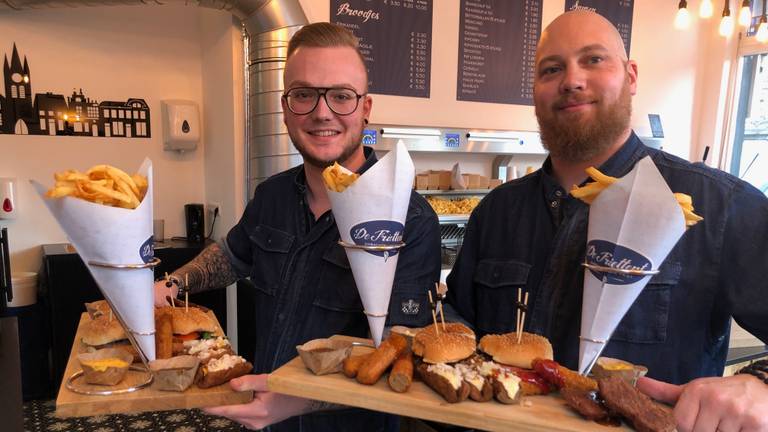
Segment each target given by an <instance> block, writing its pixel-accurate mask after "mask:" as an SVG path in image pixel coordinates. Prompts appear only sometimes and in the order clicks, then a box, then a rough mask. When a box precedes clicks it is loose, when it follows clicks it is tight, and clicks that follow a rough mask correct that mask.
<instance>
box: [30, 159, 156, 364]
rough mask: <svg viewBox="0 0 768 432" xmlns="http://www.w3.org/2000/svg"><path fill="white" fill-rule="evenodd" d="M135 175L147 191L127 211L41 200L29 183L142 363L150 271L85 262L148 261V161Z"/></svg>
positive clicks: (151, 338) (147, 342)
mask: <svg viewBox="0 0 768 432" xmlns="http://www.w3.org/2000/svg"><path fill="white" fill-rule="evenodd" d="M138 173H139V174H141V175H143V176H146V177H147V182H148V187H147V193H146V195H145V196H144V199H143V200H142V201H141V203H140V204H139V206H138V207H137V208H135V209H133V210H131V209H124V208H119V207H111V206H106V205H101V204H96V203H92V202H90V201H86V200H83V199H80V198H73V197H63V198H55V199H51V198H46V197H45V192H46V190H47V188H46V187H45V186H43V185H42V184H40V183H38V182H36V181H34V180H31V183H32V185H33V186H34V188H35V189H36V190H37V192H38V194H40V197H41V198H43V202H45V205H46V206H47V207H48V210H50V211H51V213H52V214H53V217H54V218H55V219H56V221H57V222H58V223H59V225H61V228H62V229H63V230H64V233H65V234H66V235H67V237H69V240H70V242H71V243H72V244H73V245H74V246H75V249H76V250H77V253H78V254H79V255H80V257H81V258H82V259H83V262H84V263H85V264H86V267H88V270H89V271H90V272H91V275H93V278H94V279H95V280H96V283H97V284H98V286H99V289H100V290H101V293H102V294H103V295H104V297H105V298H106V299H107V300H109V302H110V303H111V304H112V306H113V307H114V308H115V309H116V310H117V312H118V313H119V314H120V317H121V318H122V320H123V324H125V326H126V327H127V329H126V331H131V332H132V333H133V337H134V338H135V340H136V343H138V345H139V346H138V347H137V348H139V351H141V352H143V353H144V356H145V357H146V360H147V361H151V360H154V359H155V317H154V296H153V283H154V272H153V270H152V268H151V267H150V268H143V269H119V268H107V267H100V266H95V265H92V264H90V263H91V262H99V263H107V264H142V263H148V262H149V261H150V260H152V258H153V257H154V244H153V238H152V185H153V181H152V162H151V161H150V160H149V159H144V162H143V163H142V164H141V167H140V168H139V170H138Z"/></svg>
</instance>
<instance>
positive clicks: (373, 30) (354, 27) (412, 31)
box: [330, 0, 433, 98]
mask: <svg viewBox="0 0 768 432" xmlns="http://www.w3.org/2000/svg"><path fill="white" fill-rule="evenodd" d="M432 1H433V0H331V3H330V4H331V22H333V23H335V24H339V25H341V26H344V27H346V28H348V29H349V30H351V31H352V32H353V33H354V34H355V36H357V37H358V38H359V39H360V52H361V53H362V54H363V57H364V58H365V66H366V67H367V68H368V87H369V92H371V93H377V94H387V95H396V96H414V97H423V98H428V97H429V80H430V66H431V62H432Z"/></svg>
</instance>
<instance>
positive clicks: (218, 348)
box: [155, 306, 253, 388]
mask: <svg viewBox="0 0 768 432" xmlns="http://www.w3.org/2000/svg"><path fill="white" fill-rule="evenodd" d="M155 318H156V330H157V331H156V343H157V345H158V347H160V346H167V343H166V342H165V340H167V338H169V337H172V340H173V350H172V351H173V355H179V354H187V355H194V356H196V357H197V358H199V359H200V364H201V366H200V368H199V369H198V370H197V377H196V379H195V381H196V383H197V386H198V387H200V388H209V387H214V386H217V385H220V384H223V383H225V382H227V381H229V380H231V379H233V378H237V377H239V376H242V375H245V374H248V373H250V372H251V370H252V369H253V365H252V364H251V363H250V362H248V361H246V360H245V359H244V358H243V357H240V356H238V355H235V353H234V352H233V351H232V347H231V346H230V344H229V340H227V339H226V338H225V337H222V336H216V335H217V334H220V333H221V332H220V330H219V327H218V325H217V324H216V322H215V320H214V319H213V317H212V315H211V314H210V313H207V312H204V311H203V310H202V309H200V308H197V307H188V308H184V307H170V306H168V307H163V308H158V309H156V310H155ZM169 318H170V321H171V322H170V323H168V319H169ZM168 324H170V326H169V325H168ZM168 330H170V332H171V333H172V336H170V335H169V334H168V333H169V332H168ZM159 352H161V350H160V349H158V353H159ZM158 358H160V357H159V356H158Z"/></svg>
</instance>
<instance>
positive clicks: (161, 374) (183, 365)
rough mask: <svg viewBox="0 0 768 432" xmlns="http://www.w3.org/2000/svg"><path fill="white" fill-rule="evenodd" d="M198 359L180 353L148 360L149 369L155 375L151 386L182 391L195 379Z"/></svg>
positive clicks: (198, 364)
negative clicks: (174, 355)
mask: <svg viewBox="0 0 768 432" xmlns="http://www.w3.org/2000/svg"><path fill="white" fill-rule="evenodd" d="M198 366H200V359H199V358H197V357H195V356H191V355H182V356H176V357H171V358H167V359H159V360H153V361H151V362H149V369H150V370H151V371H152V375H153V376H154V377H155V380H154V382H153V383H152V387H153V388H155V389H157V390H165V391H177V392H183V391H184V390H186V389H188V388H189V386H191V385H192V383H193V382H194V380H195V374H196V373H197V368H198Z"/></svg>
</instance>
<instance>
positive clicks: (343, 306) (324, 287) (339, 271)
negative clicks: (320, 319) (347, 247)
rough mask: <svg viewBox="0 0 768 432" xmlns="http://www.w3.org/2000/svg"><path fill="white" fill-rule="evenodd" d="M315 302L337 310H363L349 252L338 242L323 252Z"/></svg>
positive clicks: (321, 306)
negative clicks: (348, 256)
mask: <svg viewBox="0 0 768 432" xmlns="http://www.w3.org/2000/svg"><path fill="white" fill-rule="evenodd" d="M313 304H314V305H315V306H318V307H320V308H323V309H328V310H332V311H337V312H356V313H359V312H362V310H363V305H362V302H361V301H360V295H359V294H358V292H357V285H355V279H354V277H353V276H352V270H351V268H350V266H349V260H348V259H347V253H346V252H345V251H344V248H343V247H341V246H340V245H338V244H337V243H333V244H332V245H331V247H329V248H328V250H326V251H325V253H323V269H322V273H321V275H320V280H319V284H318V292H317V295H316V297H315V301H314V302H313Z"/></svg>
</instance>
